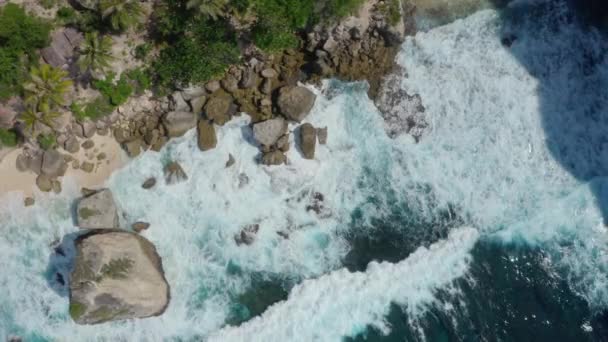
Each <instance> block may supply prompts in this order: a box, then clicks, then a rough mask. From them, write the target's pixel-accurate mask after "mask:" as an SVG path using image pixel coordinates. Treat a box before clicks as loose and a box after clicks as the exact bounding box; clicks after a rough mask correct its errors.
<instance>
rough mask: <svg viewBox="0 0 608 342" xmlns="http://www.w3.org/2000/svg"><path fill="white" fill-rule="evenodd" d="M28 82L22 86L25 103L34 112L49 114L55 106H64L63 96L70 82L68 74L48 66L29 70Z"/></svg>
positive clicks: (44, 65) (43, 65)
mask: <svg viewBox="0 0 608 342" xmlns="http://www.w3.org/2000/svg"><path fill="white" fill-rule="evenodd" d="M29 76H30V80H29V81H28V82H26V83H25V84H24V85H23V90H24V92H25V102H26V103H27V104H28V105H30V106H31V107H32V108H33V109H34V110H35V111H39V112H43V113H49V112H51V111H52V110H54V109H55V107H57V106H65V105H66V103H65V94H66V92H67V91H68V89H69V88H70V87H71V86H72V81H71V80H67V79H65V78H66V77H67V76H68V73H67V72H66V71H64V70H61V69H59V68H54V67H52V66H50V65H48V64H42V65H40V67H39V68H36V67H33V68H32V69H31V70H30V75H29Z"/></svg>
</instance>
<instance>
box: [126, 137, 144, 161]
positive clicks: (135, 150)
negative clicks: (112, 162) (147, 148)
mask: <svg viewBox="0 0 608 342" xmlns="http://www.w3.org/2000/svg"><path fill="white" fill-rule="evenodd" d="M141 145H142V141H141V139H135V140H131V141H127V142H126V143H124V144H123V147H124V149H125V150H126V151H127V154H128V155H129V157H131V158H135V157H137V156H138V155H139V154H140V153H141Z"/></svg>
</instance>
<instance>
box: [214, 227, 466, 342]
mask: <svg viewBox="0 0 608 342" xmlns="http://www.w3.org/2000/svg"><path fill="white" fill-rule="evenodd" d="M477 238H478V232H477V230H476V229H473V228H461V229H458V230H455V231H452V233H451V234H450V236H449V237H448V238H447V239H446V240H442V241H439V242H436V243H435V244H433V245H431V246H430V247H429V248H428V249H427V248H424V247H420V248H419V249H418V250H416V251H415V252H414V253H412V254H410V256H409V257H408V258H407V259H405V260H403V261H400V262H398V263H396V264H392V263H388V262H383V263H376V262H372V263H370V264H369V265H368V268H367V270H366V271H365V272H356V273H350V272H348V271H347V270H344V269H342V270H339V271H335V272H332V273H330V274H328V275H324V276H322V277H320V278H318V279H314V280H307V281H304V282H303V283H302V284H300V285H298V286H296V287H295V288H294V289H293V290H292V291H291V293H290V295H289V298H288V299H287V300H286V301H284V302H281V303H277V304H275V305H273V306H272V307H270V308H269V309H268V310H266V312H265V313H264V314H263V315H262V316H259V317H256V318H254V319H252V320H250V321H249V322H247V323H245V324H243V325H241V326H240V327H236V328H235V327H228V328H225V329H223V330H221V331H220V332H218V333H217V334H214V335H212V336H211V338H210V341H246V340H252V339H253V340H256V341H339V340H340V339H341V338H342V337H344V336H351V335H356V334H358V333H361V332H363V331H364V330H365V328H366V326H367V325H373V326H375V327H376V328H378V329H379V330H381V331H384V332H387V331H390V327H389V326H387V325H386V322H385V321H384V316H386V315H387V314H388V312H389V310H390V305H391V303H395V304H397V305H400V306H402V307H403V308H404V309H405V310H406V312H408V314H410V316H411V317H416V315H417V314H419V313H420V312H421V311H424V310H425V306H426V305H428V304H430V303H432V302H433V301H434V291H435V290H436V289H438V288H443V287H445V286H447V285H449V284H451V282H452V281H453V280H455V279H456V278H458V277H460V276H461V275H462V274H463V273H465V272H466V270H467V269H468V264H469V262H470V255H469V251H470V250H471V249H472V248H473V245H474V244H475V242H476V241H477ZM430 270H432V271H430Z"/></svg>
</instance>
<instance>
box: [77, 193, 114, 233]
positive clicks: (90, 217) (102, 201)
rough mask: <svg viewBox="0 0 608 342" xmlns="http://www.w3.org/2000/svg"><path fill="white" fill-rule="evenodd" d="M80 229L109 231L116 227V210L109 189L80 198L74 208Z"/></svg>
mask: <svg viewBox="0 0 608 342" xmlns="http://www.w3.org/2000/svg"><path fill="white" fill-rule="evenodd" d="M76 214H77V221H78V226H79V227H80V228H81V229H109V228H116V227H118V209H117V208H116V203H115V202H114V196H112V192H111V191H110V190H109V189H102V190H99V191H96V192H94V193H93V194H91V195H89V196H86V197H84V198H82V199H81V200H80V201H79V202H78V205H77V206H76Z"/></svg>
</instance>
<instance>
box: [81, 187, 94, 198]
mask: <svg viewBox="0 0 608 342" xmlns="http://www.w3.org/2000/svg"><path fill="white" fill-rule="evenodd" d="M97 191H98V190H93V189H89V188H82V189H80V193H81V194H82V196H84V197H87V196H91V195H93V194H95V193H96V192H97Z"/></svg>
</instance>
